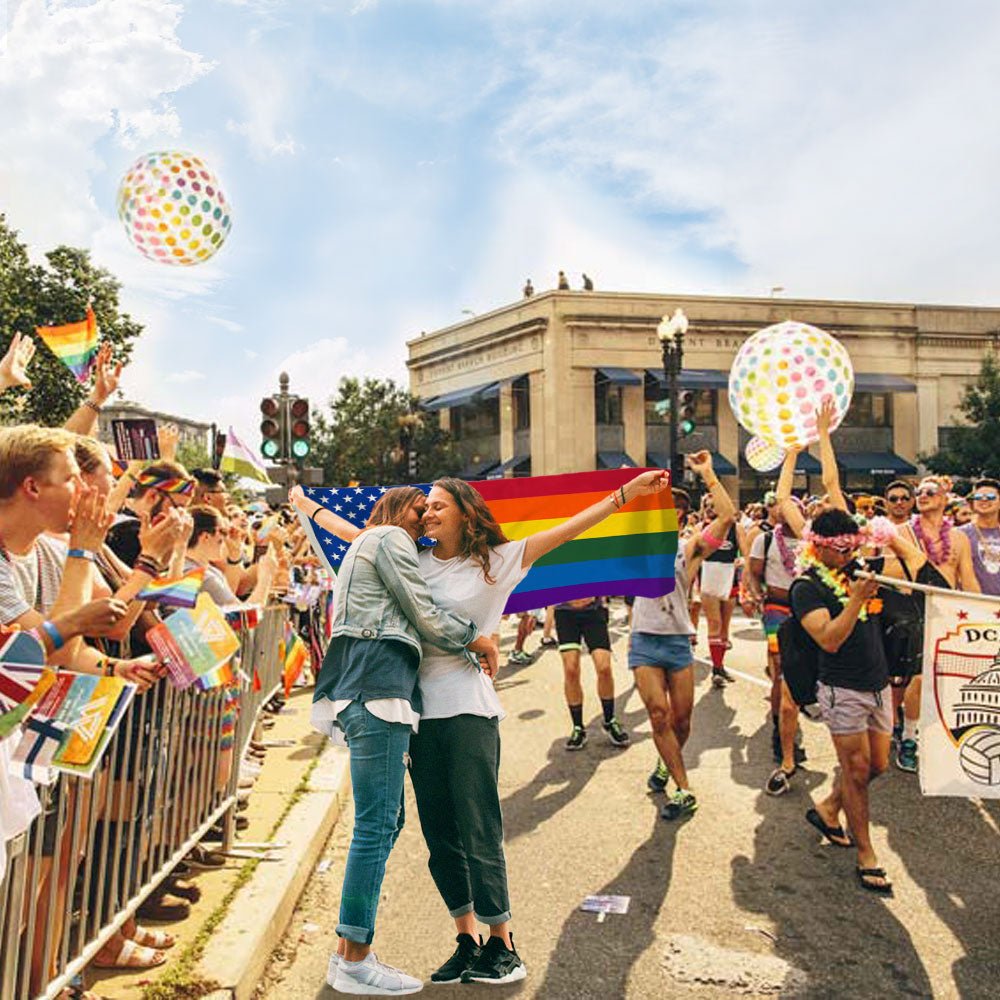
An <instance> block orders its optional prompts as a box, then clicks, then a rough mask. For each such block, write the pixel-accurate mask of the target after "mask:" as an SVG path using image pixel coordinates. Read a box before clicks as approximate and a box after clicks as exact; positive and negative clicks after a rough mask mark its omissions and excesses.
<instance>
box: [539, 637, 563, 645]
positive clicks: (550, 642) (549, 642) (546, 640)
mask: <svg viewBox="0 0 1000 1000" xmlns="http://www.w3.org/2000/svg"><path fill="white" fill-rule="evenodd" d="M542 645H543V646H558V645H559V640H558V639H553V638H552V636H551V635H543V636H542Z"/></svg>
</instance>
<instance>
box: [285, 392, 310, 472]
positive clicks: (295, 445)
mask: <svg viewBox="0 0 1000 1000" xmlns="http://www.w3.org/2000/svg"><path fill="white" fill-rule="evenodd" d="M288 419H289V423H290V424H291V427H290V428H289V433H290V437H291V448H292V458H294V459H296V460H300V459H304V458H306V456H308V454H309V452H310V451H311V450H312V448H311V446H310V444H309V431H310V427H309V400H308V399H304V398H303V397H301V396H299V397H298V398H296V399H293V400H292V402H291V405H290V406H289V418H288Z"/></svg>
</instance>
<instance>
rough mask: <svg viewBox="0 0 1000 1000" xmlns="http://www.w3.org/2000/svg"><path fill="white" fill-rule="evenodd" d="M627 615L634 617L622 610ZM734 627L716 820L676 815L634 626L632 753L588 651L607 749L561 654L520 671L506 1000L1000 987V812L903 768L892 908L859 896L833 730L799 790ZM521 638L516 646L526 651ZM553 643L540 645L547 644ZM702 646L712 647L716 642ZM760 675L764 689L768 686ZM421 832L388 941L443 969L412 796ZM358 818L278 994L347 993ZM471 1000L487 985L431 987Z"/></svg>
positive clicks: (702, 793) (893, 837) (718, 753)
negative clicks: (576, 717)
mask: <svg viewBox="0 0 1000 1000" xmlns="http://www.w3.org/2000/svg"><path fill="white" fill-rule="evenodd" d="M618 616H619V612H618V611H617V609H616V612H615V617H616V618H617V617H618ZM758 631H759V627H758V626H756V625H755V624H754V623H751V622H747V621H744V620H737V622H736V623H735V632H736V635H735V637H734V639H735V648H734V650H733V651H732V653H731V654H730V660H729V665H731V666H732V667H734V668H736V669H737V670H739V671H741V672H744V673H745V674H746V675H747V676H746V677H743V678H740V679H739V680H738V681H737V683H735V684H734V685H732V686H730V687H728V688H727V689H725V690H724V691H716V690H713V689H712V688H711V686H710V685H709V684H708V682H707V679H706V675H707V671H706V670H705V669H704V668H702V667H699V668H697V671H698V673H697V676H698V688H697V692H696V705H695V711H694V727H693V734H692V737H691V741H690V743H689V744H688V750H687V755H686V756H687V760H688V768H689V771H690V772H691V776H692V782H693V785H694V788H695V790H696V792H697V793H698V797H699V803H700V808H699V811H698V812H697V814H696V815H694V816H693V817H691V818H689V819H688V820H686V821H684V822H681V823H679V824H677V823H668V822H665V821H663V820H661V819H660V818H659V816H658V805H659V802H660V801H662V799H658V798H657V797H655V796H652V795H650V794H648V793H647V791H646V786H645V781H646V776H647V774H648V773H649V771H650V770H651V767H652V765H653V763H654V762H655V751H654V749H653V744H652V742H651V738H650V731H649V726H648V724H647V723H646V722H645V717H644V713H643V710H642V705H641V703H640V701H639V699H638V696H637V695H636V694H635V693H634V692H633V691H632V689H631V681H630V678H629V674H628V670H627V668H626V666H625V655H624V654H625V634H624V631H623V630H621V629H616V630H615V632H614V634H615V635H616V636H617V639H616V642H615V650H614V652H615V657H614V658H615V672H616V678H617V680H618V684H619V692H620V704H623V712H622V716H623V722H624V724H625V725H626V727H627V728H628V729H629V730H630V731H631V733H632V740H633V742H632V746H631V747H630V748H629V749H627V750H624V751H619V750H616V749H614V748H612V747H611V746H610V745H609V744H608V743H607V742H606V740H605V738H604V736H603V733H601V731H600V726H599V719H598V717H599V714H600V712H599V704H598V702H597V699H596V695H595V694H594V693H593V681H592V677H593V674H592V672H591V673H589V674H588V672H587V671H588V668H589V660H585V664H584V672H585V678H586V681H585V684H586V686H585V690H586V692H587V699H588V700H587V704H586V706H585V715H586V717H587V718H588V719H589V720H590V743H589V745H588V746H587V747H586V748H585V749H584V750H583V751H582V752H579V753H567V752H566V751H565V750H564V749H563V742H564V740H565V738H566V736H567V735H568V723H569V717H568V714H567V712H566V709H565V705H564V702H563V696H562V674H561V669H560V662H559V655H558V653H557V652H555V651H552V650H547V651H545V652H542V653H540V655H539V656H538V657H537V658H536V660H535V662H534V663H533V664H532V665H530V666H526V667H518V668H507V669H504V670H502V671H501V674H500V678H499V680H498V682H497V687H498V689H499V690H500V692H501V698H502V700H503V702H504V705H505V708H506V710H507V713H508V715H507V719H506V720H505V722H504V723H503V724H502V727H501V732H502V737H503V763H502V768H501V775H500V784H501V795H502V798H503V807H504V817H505V828H506V837H507V859H508V868H509V873H510V879H511V892H512V906H513V912H514V927H515V942H516V945H517V948H518V950H519V952H520V954H521V955H522V957H523V959H524V961H525V963H526V965H527V967H528V977H527V979H526V980H525V981H524V982H522V983H519V984H515V985H513V986H510V987H491V988H487V987H482V988H483V989H489V991H490V995H491V996H497V997H501V998H502V997H503V996H507V995H511V996H513V995H517V996H518V997H525V998H527V997H540V998H544V1000H585V998H591V997H593V998H617V997H629V998H640V997H642V998H645V997H650V998H653V997H657V998H659V997H677V998H700V1000H715V998H723V997H733V996H748V997H756V996H779V995H780V996H788V997H803V998H814V997H815V998H820V997H823V998H825V997H830V998H833V997H837V998H846V997H852V998H853V997H930V996H933V997H949V998H950V997H965V998H994V997H997V996H998V995H1000V902H998V900H1000V879H998V868H1000V801H992V802H984V803H980V802H977V801H969V800H963V799H943V798H923V797H921V795H920V791H919V788H918V784H917V779H916V776H914V775H908V774H904V773H902V772H900V771H897V770H896V769H895V768H892V769H890V772H889V773H888V774H887V775H886V776H885V777H883V778H882V779H880V780H879V782H878V783H877V784H876V785H875V786H874V788H873V792H872V820H873V834H874V839H875V846H876V849H877V851H878V853H879V857H880V860H881V862H882V863H883V864H884V865H885V866H886V868H887V869H888V872H889V875H890V877H891V878H892V879H893V880H894V882H895V887H896V892H895V897H894V898H892V899H889V900H885V899H881V898H878V897H875V896H872V895H870V894H868V893H864V892H862V891H861V890H860V889H859V888H858V887H857V885H856V883H855V881H854V877H853V864H854V861H853V852H850V851H845V850H843V849H837V848H833V847H830V846H827V845H824V844H821V843H820V838H819V835H818V834H816V833H815V832H814V831H813V830H812V828H811V827H809V826H808V825H807V824H806V823H805V821H804V819H803V815H804V813H805V811H806V809H807V808H808V806H809V803H810V799H811V797H812V796H818V795H819V794H821V793H822V791H823V789H824V788H825V787H827V786H828V783H829V780H830V778H831V775H832V771H833V765H834V754H833V749H832V746H831V744H830V741H829V739H828V737H827V735H826V730H825V729H824V728H823V727H822V726H821V725H817V724H812V723H808V722H804V724H803V725H804V740H805V747H806V749H807V751H808V755H809V759H808V761H807V762H806V764H805V766H804V769H802V770H801V771H800V772H799V774H798V775H797V777H796V778H795V781H794V784H793V791H792V792H791V793H790V794H788V795H785V796H783V797H781V798H771V797H769V796H768V795H766V794H765V793H764V792H763V784H764V781H765V779H766V778H767V775H768V773H769V772H770V770H771V767H772V764H771V759H770V723H769V721H768V720H767V718H766V714H767V705H766V703H765V701H764V696H765V694H766V690H765V687H764V686H763V684H762V683H761V680H760V679H761V677H762V664H763V661H764V644H763V642H762V641H761V640H760V638H759V635H758ZM509 642H510V637H509V634H508V635H507V638H506V642H505V645H509ZM537 644H538V634H537V633H536V635H535V636H534V637H532V638H531V639H529V641H528V648H529V650H531V649H535V648H536V647H537ZM699 649H700V651H701V654H702V655H704V649H705V647H704V635H702V643H701V646H700V647H699ZM755 681H756V682H755ZM408 796H409V797H408V800H407V806H406V808H407V817H408V820H407V826H406V828H405V830H404V831H403V833H402V835H401V837H400V839H399V842H398V844H397V846H396V849H395V851H394V853H393V855H392V857H391V858H390V860H389V867H388V872H387V876H386V881H385V884H384V896H383V900H382V903H381V906H380V910H379V924H378V928H377V933H376V940H375V946H376V951H377V952H378V954H379V956H380V957H381V958H382V959H383V960H385V961H387V962H390V963H391V964H394V965H397V966H399V967H400V968H402V969H404V970H406V971H407V972H409V973H411V974H413V975H417V976H421V977H423V978H425V979H426V978H427V977H428V976H429V975H430V973H431V971H433V969H434V968H436V967H437V965H439V964H440V963H441V962H442V961H444V959H445V958H447V957H448V955H449V954H450V953H451V950H452V948H453V946H454V943H453V942H454V929H453V927H452V925H451V922H450V920H449V918H448V915H447V912H446V910H445V909H444V904H443V903H442V902H441V901H440V899H439V897H438V896H437V893H436V890H435V888H434V885H433V883H432V881H431V879H430V876H429V875H428V873H427V868H426V851H425V848H424V845H423V841H422V839H421V836H420V829H419V825H418V823H417V821H416V808H415V806H414V804H413V800H412V795H411V794H409V792H408ZM349 823H350V817H349V815H348V816H347V817H345V822H344V823H342V824H341V825H340V826H339V827H338V829H337V830H336V831H335V832H334V834H333V836H332V838H331V841H330V844H329V845H328V847H327V850H326V854H325V859H326V861H328V862H329V865H328V866H327V865H326V864H325V863H324V864H322V865H321V866H320V867H321V868H322V869H324V870H322V871H317V872H316V873H315V874H314V876H313V878H312V880H311V882H310V885H309V887H308V889H307V891H306V893H305V895H304V896H303V898H302V900H301V903H300V906H299V908H298V911H297V912H296V915H295V918H294V922H293V925H292V927H291V929H290V931H289V933H288V935H287V936H286V938H285V940H284V941H283V943H282V945H281V946H280V947H279V949H277V950H276V952H275V955H274V961H273V962H272V965H271V967H270V969H269V970H268V974H267V977H266V979H265V981H264V982H263V983H262V984H261V987H260V990H259V995H260V997H262V998H263V997H266V998H272V1000H298V998H314V997H315V998H321V997H322V998H331V997H334V996H336V995H337V994H335V993H334V992H333V991H332V990H331V989H330V988H329V987H326V986H324V976H325V972H326V964H327V959H328V957H329V954H330V952H331V950H332V949H333V948H334V947H335V943H336V942H335V937H334V933H333V929H334V927H335V925H336V923H337V906H338V898H339V889H340V882H341V877H342V873H343V865H344V859H345V856H346V848H347V843H348V838H349V832H350V831H349ZM597 893H601V894H615V895H624V896H629V897H630V898H631V903H630V908H629V911H628V913H627V914H625V915H608V916H607V917H606V919H605V920H604V921H603V922H599V921H598V918H597V917H596V916H595V915H594V914H590V913H584V912H581V911H580V909H579V906H580V903H581V901H582V900H583V898H584V897H585V896H587V895H590V894H597ZM427 989H428V990H430V991H432V992H433V993H435V994H442V995H447V994H449V992H451V993H454V992H455V991H460V992H461V994H462V995H464V994H465V993H467V992H469V991H470V990H473V989H476V987H470V986H466V987H462V986H445V987H440V986H432V985H431V984H429V983H428V986H427Z"/></svg>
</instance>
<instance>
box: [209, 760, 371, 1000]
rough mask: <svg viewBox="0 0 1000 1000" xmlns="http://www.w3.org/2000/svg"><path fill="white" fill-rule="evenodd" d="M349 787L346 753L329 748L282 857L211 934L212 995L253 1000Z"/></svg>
mask: <svg viewBox="0 0 1000 1000" xmlns="http://www.w3.org/2000/svg"><path fill="white" fill-rule="evenodd" d="M350 786H351V772H350V767H349V760H348V754H347V750H346V749H344V748H343V747H338V746H334V745H333V744H327V746H326V747H325V748H324V750H323V752H322V754H321V755H320V757H319V762H318V763H317V765H316V767H315V768H314V770H313V772H312V775H311V776H310V778H309V788H308V791H307V792H306V794H305V795H303V797H302V798H301V799H300V801H298V802H297V803H296V804H295V805H294V806H293V807H292V810H291V812H289V814H288V815H287V816H286V817H285V821H284V822H283V823H282V824H281V827H280V828H279V830H278V832H277V833H276V834H275V838H274V839H275V840H276V841H282V842H284V843H285V845H286V846H285V847H283V848H282V849H281V857H280V859H279V860H277V861H265V862H262V863H261V864H260V865H258V867H257V870H256V871H255V872H254V875H253V878H252V879H251V880H250V881H249V882H248V883H247V884H246V885H245V886H243V888H242V889H241V890H240V891H239V893H238V894H237V896H236V898H235V899H234V900H233V903H232V906H231V907H230V908H229V912H228V913H227V914H226V917H225V919H224V920H223V921H222V922H221V923H220V924H219V926H218V927H217V928H216V930H215V931H214V933H213V934H212V937H211V941H210V943H209V945H208V948H207V950H206V953H205V955H204V956H203V957H202V959H201V962H200V963H199V965H198V970H197V974H198V975H199V976H200V977H204V978H205V979H206V980H208V981H210V982H216V983H218V984H219V988H218V989H217V990H216V991H215V992H213V993H212V997H217V998H221V997H231V998H234V1000H249V998H250V997H251V996H252V994H253V992H254V990H255V989H256V988H257V985H258V984H259V982H260V980H261V977H262V976H263V973H264V970H265V968H266V967H267V964H268V962H269V961H270V960H271V953H272V952H273V950H274V948H275V947H276V946H277V944H278V943H279V942H280V941H281V939H282V937H283V936H284V934H285V931H286V930H287V929H288V924H289V922H290V921H291V918H292V913H293V912H294V910H295V907H296V905H297V903H298V900H299V897H300V896H301V894H302V891H303V890H304V889H305V886H306V883H307V882H308V881H309V879H310V877H311V876H312V874H313V871H314V870H315V868H316V864H317V863H318V861H319V858H320V855H321V854H322V853H323V848H324V847H325V846H326V842H327V840H328V839H329V836H330V833H331V831H332V830H333V828H334V826H335V825H336V823H337V820H338V819H339V817H340V812H341V809H342V807H343V805H344V802H345V801H346V798H347V796H348V795H349V794H350Z"/></svg>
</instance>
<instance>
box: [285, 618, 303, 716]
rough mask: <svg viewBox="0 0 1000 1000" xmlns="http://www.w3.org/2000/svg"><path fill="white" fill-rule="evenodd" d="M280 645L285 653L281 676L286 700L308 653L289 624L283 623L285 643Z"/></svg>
mask: <svg viewBox="0 0 1000 1000" xmlns="http://www.w3.org/2000/svg"><path fill="white" fill-rule="evenodd" d="M282 645H283V646H284V651H285V656H284V660H285V662H284V666H283V667H282V671H281V675H282V680H283V681H284V685H285V697H286V698H287V697H288V695H289V694H291V691H292V685H293V684H294V683H295V682H296V681H297V680H298V679H299V675H300V674H301V673H302V668H303V667H304V666H305V665H306V659H307V657H308V655H309V652H308V650H307V649H306V644H305V643H304V642H303V641H302V639H301V637H300V636H299V633H298V632H296V631H295V629H294V628H292V625H291V622H286V623H285V641H284V643H282Z"/></svg>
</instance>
